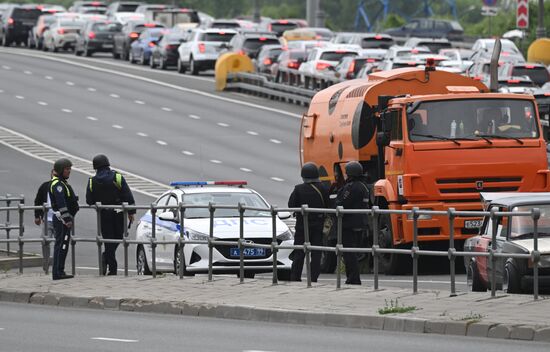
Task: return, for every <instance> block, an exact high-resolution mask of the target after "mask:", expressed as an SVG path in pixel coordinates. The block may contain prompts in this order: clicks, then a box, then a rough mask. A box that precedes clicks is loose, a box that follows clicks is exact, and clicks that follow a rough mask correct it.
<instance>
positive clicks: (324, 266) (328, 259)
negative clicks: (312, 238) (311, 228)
mask: <svg viewBox="0 0 550 352" xmlns="http://www.w3.org/2000/svg"><path fill="white" fill-rule="evenodd" d="M323 246H326V247H336V241H335V240H329V239H327V238H326V236H325V237H324V238H323ZM336 258H337V257H336V253H334V252H327V251H322V252H321V272H322V273H323V274H333V273H334V270H336Z"/></svg>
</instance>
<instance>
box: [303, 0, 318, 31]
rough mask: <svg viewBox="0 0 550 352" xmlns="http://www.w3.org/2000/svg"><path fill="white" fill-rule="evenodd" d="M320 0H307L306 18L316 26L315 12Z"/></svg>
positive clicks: (312, 25) (311, 24)
mask: <svg viewBox="0 0 550 352" xmlns="http://www.w3.org/2000/svg"><path fill="white" fill-rule="evenodd" d="M317 2H318V0H306V20H307V23H308V25H309V26H310V27H315V14H316V11H317V8H318V5H317Z"/></svg>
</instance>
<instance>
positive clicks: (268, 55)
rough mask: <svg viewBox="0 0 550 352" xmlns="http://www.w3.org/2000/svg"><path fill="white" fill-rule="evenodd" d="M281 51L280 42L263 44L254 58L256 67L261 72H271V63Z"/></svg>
mask: <svg viewBox="0 0 550 352" xmlns="http://www.w3.org/2000/svg"><path fill="white" fill-rule="evenodd" d="M282 51H283V47H282V45H280V44H273V45H264V46H263V47H262V49H261V50H260V52H259V53H258V59H257V60H256V69H257V71H258V72H261V73H271V65H273V63H274V62H275V61H276V60H277V57H279V55H280V54H281V52H282Z"/></svg>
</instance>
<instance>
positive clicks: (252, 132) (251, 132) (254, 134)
mask: <svg viewBox="0 0 550 352" xmlns="http://www.w3.org/2000/svg"><path fill="white" fill-rule="evenodd" d="M246 133H248V134H249V135H251V136H257V135H258V134H259V133H258V132H254V131H246Z"/></svg>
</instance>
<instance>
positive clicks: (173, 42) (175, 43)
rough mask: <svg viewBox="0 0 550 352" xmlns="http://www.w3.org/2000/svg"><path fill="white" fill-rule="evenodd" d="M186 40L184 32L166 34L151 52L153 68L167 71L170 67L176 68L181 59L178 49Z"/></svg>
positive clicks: (150, 61) (150, 62)
mask: <svg viewBox="0 0 550 352" xmlns="http://www.w3.org/2000/svg"><path fill="white" fill-rule="evenodd" d="M185 38H186V36H185V35H184V34H183V33H182V32H173V31H170V32H168V33H166V34H164V35H163V36H162V37H161V39H160V40H159V41H158V43H157V45H156V46H154V47H153V49H152V50H151V59H150V60H149V64H150V66H151V68H155V67H159V68H161V69H162V70H165V69H166V68H167V67H168V66H176V65H177V64H178V58H179V53H178V48H179V46H180V44H181V43H183V42H185Z"/></svg>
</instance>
